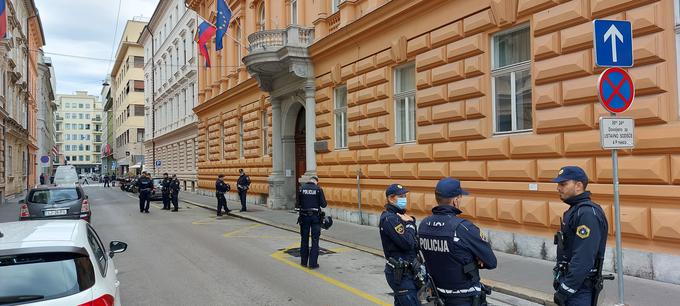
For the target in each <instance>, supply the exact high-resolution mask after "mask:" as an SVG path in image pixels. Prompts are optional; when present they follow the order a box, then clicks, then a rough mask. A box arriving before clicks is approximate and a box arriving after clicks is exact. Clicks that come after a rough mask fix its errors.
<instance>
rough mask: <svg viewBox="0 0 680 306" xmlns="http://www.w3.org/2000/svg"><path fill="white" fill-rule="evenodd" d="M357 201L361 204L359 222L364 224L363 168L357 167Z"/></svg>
mask: <svg viewBox="0 0 680 306" xmlns="http://www.w3.org/2000/svg"><path fill="white" fill-rule="evenodd" d="M357 202H358V204H359V224H361V225H364V216H363V214H362V213H361V168H359V169H357Z"/></svg>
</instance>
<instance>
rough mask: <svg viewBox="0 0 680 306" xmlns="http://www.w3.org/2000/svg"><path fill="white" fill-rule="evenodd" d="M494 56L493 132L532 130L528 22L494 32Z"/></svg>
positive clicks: (492, 81)
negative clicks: (524, 24)
mask: <svg viewBox="0 0 680 306" xmlns="http://www.w3.org/2000/svg"><path fill="white" fill-rule="evenodd" d="M492 58H493V60H492V62H493V63H492V70H491V76H492V80H491V88H492V91H493V94H492V96H493V99H494V103H493V111H494V121H493V123H494V132H495V133H498V134H500V133H512V132H522V131H528V130H531V128H532V118H531V112H532V104H531V65H530V60H531V42H530V34H529V26H528V25H526V26H520V27H518V28H514V29H510V30H508V31H504V32H501V33H498V34H496V35H494V36H493V38H492Z"/></svg>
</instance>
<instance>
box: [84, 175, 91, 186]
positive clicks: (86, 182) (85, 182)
mask: <svg viewBox="0 0 680 306" xmlns="http://www.w3.org/2000/svg"><path fill="white" fill-rule="evenodd" d="M83 184H88V185H90V182H88V181H87V174H85V175H83Z"/></svg>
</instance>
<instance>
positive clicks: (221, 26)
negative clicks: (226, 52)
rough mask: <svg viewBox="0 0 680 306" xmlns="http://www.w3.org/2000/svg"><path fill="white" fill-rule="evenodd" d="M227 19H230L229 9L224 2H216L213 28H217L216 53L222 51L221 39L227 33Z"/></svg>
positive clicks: (218, 0) (219, 0) (222, 0)
mask: <svg viewBox="0 0 680 306" xmlns="http://www.w3.org/2000/svg"><path fill="white" fill-rule="evenodd" d="M229 19H231V9H229V6H228V5H227V3H226V2H225V0H217V20H216V22H215V26H217V32H216V33H217V35H216V36H215V50H217V51H219V50H222V47H223V46H222V38H223V37H224V34H226V33H227V28H228V27H229Z"/></svg>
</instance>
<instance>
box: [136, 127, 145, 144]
mask: <svg viewBox="0 0 680 306" xmlns="http://www.w3.org/2000/svg"><path fill="white" fill-rule="evenodd" d="M137 142H144V129H137Z"/></svg>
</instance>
